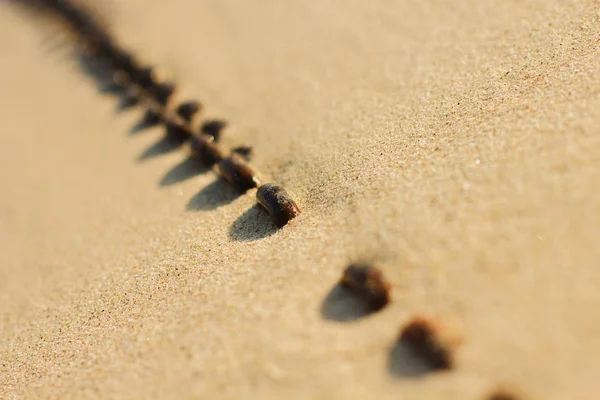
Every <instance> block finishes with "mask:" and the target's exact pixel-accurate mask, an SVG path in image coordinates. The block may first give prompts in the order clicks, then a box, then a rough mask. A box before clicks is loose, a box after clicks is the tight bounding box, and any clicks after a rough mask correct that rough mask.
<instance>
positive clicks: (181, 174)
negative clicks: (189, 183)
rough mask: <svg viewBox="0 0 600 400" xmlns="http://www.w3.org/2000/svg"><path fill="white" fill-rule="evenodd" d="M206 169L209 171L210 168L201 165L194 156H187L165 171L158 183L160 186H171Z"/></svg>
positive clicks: (204, 171)
mask: <svg viewBox="0 0 600 400" xmlns="http://www.w3.org/2000/svg"><path fill="white" fill-rule="evenodd" d="M208 171H210V168H208V167H206V166H205V165H203V164H202V163H201V162H199V161H198V160H197V159H195V158H194V157H192V156H189V157H188V158H186V159H185V160H183V161H182V162H180V163H179V164H177V165H175V166H174V167H173V168H171V169H170V170H169V171H167V173H166V174H165V175H164V176H163V177H162V179H161V180H160V182H159V183H158V184H159V185H160V186H171V185H174V184H176V183H179V182H183V181H185V180H187V179H191V178H193V177H195V176H197V175H200V174H204V173H206V172H208Z"/></svg>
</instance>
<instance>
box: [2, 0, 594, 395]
mask: <svg viewBox="0 0 600 400" xmlns="http://www.w3.org/2000/svg"><path fill="white" fill-rule="evenodd" d="M113 3H114V4H112V5H111V6H110V7H108V6H106V7H104V10H105V11H106V13H107V16H108V19H109V20H110V21H111V25H112V28H113V29H114V31H115V32H116V33H117V35H118V36H119V38H121V39H122V41H123V43H124V44H126V45H127V46H129V47H131V48H132V49H137V50H138V51H139V54H140V55H142V56H144V57H145V58H146V59H147V60H148V61H149V62H152V63H154V64H157V65H160V66H163V67H164V68H166V70H167V72H168V73H170V74H171V76H173V77H175V78H176V79H177V80H178V81H179V82H181V85H182V88H184V91H185V93H187V94H188V95H189V96H193V97H195V98H198V99H200V100H201V101H203V102H204V103H205V105H206V110H205V115H206V116H212V117H224V118H226V119H228V120H229V121H231V123H232V129H230V130H229V131H228V132H227V137H226V138H225V143H226V144H227V145H239V144H250V145H252V146H254V149H255V154H256V157H255V159H254V164H255V165H256V166H257V167H258V168H259V169H260V170H261V171H262V174H263V176H265V177H266V178H267V179H266V180H274V181H277V182H280V183H282V184H283V185H284V186H285V187H286V188H288V189H289V190H290V191H291V192H292V193H294V195H295V197H296V198H297V200H298V203H299V204H300V206H301V207H302V208H303V210H304V213H303V214H302V216H301V218H299V219H298V220H296V221H294V222H293V223H292V224H291V225H290V226H287V227H286V228H285V229H283V230H281V231H277V232H275V233H273V230H272V228H270V226H271V225H270V222H269V220H268V218H267V217H266V216H265V214H263V213H261V212H260V211H259V210H257V209H255V208H252V207H253V204H254V200H253V198H252V196H243V197H239V198H237V199H234V198H233V197H232V196H231V191H229V190H228V189H227V186H226V185H224V184H222V183H219V182H217V183H215V179H216V175H215V174H214V173H212V172H208V173H203V174H199V175H196V176H193V177H190V178H189V179H183V178H184V177H185V175H186V174H188V173H189V172H190V169H189V168H187V167H186V165H183V166H179V167H178V165H180V164H181V163H182V162H184V160H185V158H186V157H187V150H186V149H185V148H182V149H181V150H177V151H174V152H170V153H168V154H163V155H156V154H155V153H156V152H155V151H153V150H148V149H149V148H152V146H154V145H155V143H157V142H158V141H159V140H160V138H161V135H162V132H161V130H160V129H153V130H150V131H147V132H140V133H137V134H129V133H128V132H129V130H130V128H131V127H132V126H133V125H134V124H135V123H136V121H137V120H139V118H140V116H141V112H140V111H139V110H131V111H127V112H122V113H119V112H118V111H117V106H118V103H117V101H116V100H115V99H114V98H113V97H111V96H109V95H106V94H102V93H100V92H99V91H98V87H97V86H95V84H94V81H93V80H92V79H90V78H89V77H86V76H85V75H84V74H82V72H81V68H80V66H79V65H78V63H77V62H76V60H73V58H71V56H70V53H69V48H68V47H61V46H57V44H59V43H60V40H58V39H57V37H56V36H54V34H53V30H52V29H51V28H49V27H48V26H46V25H44V24H42V23H40V22H39V21H37V22H36V21H35V20H32V19H29V18H27V17H26V16H24V15H23V14H20V13H19V12H17V11H16V10H15V9H14V8H12V7H10V6H8V5H7V4H5V3H3V4H0V7H1V8H2V12H1V14H0V51H1V53H2V62H1V63H0V65H1V66H0V101H1V103H2V107H1V108H0V127H1V130H0V160H1V163H2V168H1V169H0V187H1V188H2V189H1V193H2V195H1V196H0V213H1V217H0V222H1V223H0V254H2V262H1V264H0V315H1V319H0V397H1V398H77V399H80V398H97V397H101V398H157V397H162V398H168V397H170V398H203V399H216V398H260V399H281V398H287V399H301V398H302V399H306V398H311V399H313V398H314V399H350V398H356V399H358V398H362V399H365V398H368V399H375V398H377V399H397V398H405V399H481V398H483V395H484V393H485V392H486V391H487V390H488V389H489V388H490V387H494V386H496V385H497V384H503V385H506V386H507V387H511V388H515V389H518V390H522V391H523V392H524V393H526V394H528V395H529V396H530V397H531V398H537V399H557V400H558V399H597V398H598V397H597V396H598V392H599V390H600V382H599V381H598V371H600V322H599V319H598V309H599V308H600V290H599V288H600V265H599V263H598V260H599V259H600V246H599V237H600V190H599V188H600V50H599V46H600V14H599V10H600V3H599V2H598V1H597V0H580V1H576V0H527V1H523V0H488V1H479V0H452V1H450V0H448V1H442V0H426V1H409V0H398V1H364V0H327V1H325V0H311V1H271V2H266V1H260V0H247V1H234V0H227V1H223V0H205V1H199V2H192V1H185V0H172V1H168V2H167V1H157V0H154V1H148V0H127V1H119V2H116V1H115V2H113ZM101 8H102V7H101ZM154 149H156V147H154ZM159 149H160V146H159ZM144 154H145V156H143V155H144ZM352 260H373V261H375V262H377V263H378V265H380V266H381V268H382V269H383V270H384V272H385V273H386V275H387V276H388V277H389V279H390V280H391V281H392V282H393V285H394V292H393V300H394V301H393V303H392V304H391V305H390V306H389V307H388V308H386V309H385V310H384V311H382V312H381V313H378V314H375V315H372V316H369V317H367V318H362V319H358V320H352V321H342V320H341V319H344V317H345V314H344V312H345V311H344V310H345V308H344V307H345V303H342V304H339V303H336V302H335V301H332V300H331V296H330V297H328V295H329V293H330V291H331V290H332V288H333V287H334V286H335V284H336V281H337V280H338V278H339V275H340V273H341V271H342V270H343V268H344V267H345V266H346V265H347V263H348V262H349V261H352ZM417 313H428V314H433V315H439V316H440V317H442V318H444V319H447V320H449V321H453V323H456V324H457V325H459V326H462V330H463V332H464V344H463V346H462V347H461V348H460V349H459V351H458V353H457V368H456V370H455V371H453V372H450V373H441V374H433V375H428V376H426V377H421V378H414V377H410V376H405V375H410V368H411V367H410V366H409V365H403V362H402V360H398V359H395V358H393V357H391V356H390V354H391V353H390V348H391V347H392V345H393V343H394V340H395V338H396V335H397V332H398V329H399V327H400V326H401V325H402V324H403V323H404V322H406V321H407V320H408V319H409V318H410V317H411V316H412V315H414V314H417ZM403 372H406V374H404V373H403Z"/></svg>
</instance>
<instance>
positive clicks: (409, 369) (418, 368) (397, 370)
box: [388, 341, 440, 379]
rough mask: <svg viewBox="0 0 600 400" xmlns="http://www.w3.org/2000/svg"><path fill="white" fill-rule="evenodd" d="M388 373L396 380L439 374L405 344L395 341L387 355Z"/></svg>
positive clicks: (437, 370)
mask: <svg viewBox="0 0 600 400" xmlns="http://www.w3.org/2000/svg"><path fill="white" fill-rule="evenodd" d="M388 372H389V373H390V375H392V376H394V377H396V378H400V379H403V378H424V377H425V376H427V375H431V374H434V373H439V372H440V370H439V369H437V368H435V366H433V365H431V364H430V363H428V362H427V360H424V359H423V358H421V357H419V356H418V354H416V353H415V352H414V351H413V350H412V349H411V348H410V346H409V345H408V344H407V343H403V342H402V341H397V342H396V343H395V344H394V346H393V347H392V348H391V349H390V353H389V355H388Z"/></svg>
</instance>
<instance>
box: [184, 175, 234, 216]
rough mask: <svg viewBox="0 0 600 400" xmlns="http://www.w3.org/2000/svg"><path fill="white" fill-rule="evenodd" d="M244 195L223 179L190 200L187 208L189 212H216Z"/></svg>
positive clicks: (208, 186) (203, 189) (217, 180)
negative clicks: (216, 209) (215, 210)
mask: <svg viewBox="0 0 600 400" xmlns="http://www.w3.org/2000/svg"><path fill="white" fill-rule="evenodd" d="M241 195H242V194H241V193H240V192H238V191H236V190H235V189H233V188H232V187H231V185H229V184H228V183H227V182H225V181H224V180H223V179H221V178H217V179H215V180H214V181H213V182H212V183H210V184H209V185H207V186H205V187H204V188H202V190H200V191H199V192H198V193H197V194H196V195H195V196H194V197H192V198H191V199H190V201H189V202H188V204H187V206H186V210H187V211H198V210H204V211H209V210H214V209H215V208H219V207H221V206H224V205H227V204H229V203H231V202H233V201H234V200H235V199H237V198H238V197H240V196H241Z"/></svg>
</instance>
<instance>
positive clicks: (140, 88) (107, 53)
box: [31, 0, 300, 227]
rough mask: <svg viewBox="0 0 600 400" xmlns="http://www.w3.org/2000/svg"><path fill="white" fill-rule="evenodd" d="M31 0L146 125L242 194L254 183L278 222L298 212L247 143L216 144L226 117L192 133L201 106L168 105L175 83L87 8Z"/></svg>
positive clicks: (259, 199) (261, 201)
mask: <svg viewBox="0 0 600 400" xmlns="http://www.w3.org/2000/svg"><path fill="white" fill-rule="evenodd" d="M31 2H32V3H34V5H36V6H38V7H39V9H40V10H41V11H44V12H49V13H51V14H53V15H54V16H56V17H58V18H60V19H61V21H62V22H63V23H64V24H66V26H67V27H68V28H69V29H70V30H71V31H72V32H73V33H74V34H75V35H76V37H77V39H78V40H79V41H80V42H81V44H82V45H83V46H84V47H85V49H86V52H87V54H88V55H89V56H91V57H93V59H94V60H95V61H97V62H98V63H100V65H102V66H103V67H104V68H106V69H107V70H108V72H110V74H111V78H112V82H113V83H114V84H115V85H117V86H118V87H119V89H121V90H123V91H125V92H126V93H127V97H128V101H129V103H130V104H142V105H143V106H144V107H145V108H146V113H145V115H144V121H143V123H144V124H145V125H146V126H152V125H159V124H162V125H164V126H165V128H166V134H167V139H169V140H170V141H173V142H176V143H183V142H186V141H189V142H190V150H191V153H192V155H193V158H194V159H195V160H197V162H199V163H201V164H203V165H205V166H207V167H213V166H215V165H216V166H217V168H216V169H215V170H216V171H217V172H218V173H219V174H220V175H221V176H222V177H223V178H224V179H225V180H226V181H227V182H228V183H229V184H231V185H232V186H233V187H234V188H235V189H236V190H238V191H239V192H241V193H246V192H247V191H248V190H250V189H255V188H258V190H257V202H258V204H260V205H261V206H262V207H263V208H264V209H265V210H266V211H267V212H268V213H269V214H270V215H271V217H272V218H273V220H274V221H275V223H276V224H277V225H278V226H279V227H282V226H284V225H286V224H287V223H288V222H289V221H290V220H292V219H293V218H295V217H296V216H298V214H300V208H299V207H298V206H297V204H296V203H295V202H294V200H293V199H292V198H291V197H290V196H289V194H288V193H287V192H286V191H285V190H284V189H283V188H281V187H279V186H276V185H274V184H271V183H264V184H263V183H262V182H261V179H260V177H259V176H258V173H257V172H256V170H255V169H254V168H252V166H251V165H250V164H249V163H248V158H249V157H248V156H249V153H250V148H248V147H238V148H235V149H233V150H232V151H231V153H230V154H228V155H227V154H226V152H225V151H224V150H223V149H222V148H221V147H220V146H219V145H218V143H217V142H218V140H219V135H220V133H221V131H222V129H223V128H224V127H225V125H226V123H225V122H223V121H219V120H209V121H206V122H204V123H203V124H202V125H201V126H200V129H199V132H197V133H196V132H194V130H195V128H194V126H193V124H192V121H193V120H194V116H195V115H196V114H197V113H198V112H199V111H200V108H201V106H200V103H198V102H196V101H188V102H184V103H181V104H179V105H178V106H176V107H169V103H170V102H172V98H173V95H174V94H175V92H176V89H177V87H176V85H175V84H173V83H170V82H164V81H161V80H159V79H158V78H157V76H156V73H155V70H154V69H153V68H152V67H147V66H143V65H140V64H139V62H138V61H137V60H136V59H135V57H134V56H133V55H132V54H131V53H130V52H128V51H127V50H125V49H124V48H122V47H121V46H119V44H118V43H117V42H116V40H115V39H114V38H113V37H112V36H111V35H110V33H109V32H107V30H106V29H104V28H103V27H102V26H101V25H100V24H99V23H97V22H96V20H95V19H94V17H93V16H92V15H91V14H90V13H89V12H88V11H87V10H85V9H83V8H81V7H79V6H77V5H75V4H73V3H72V2H71V1H69V0H46V1H41V0H31Z"/></svg>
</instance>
